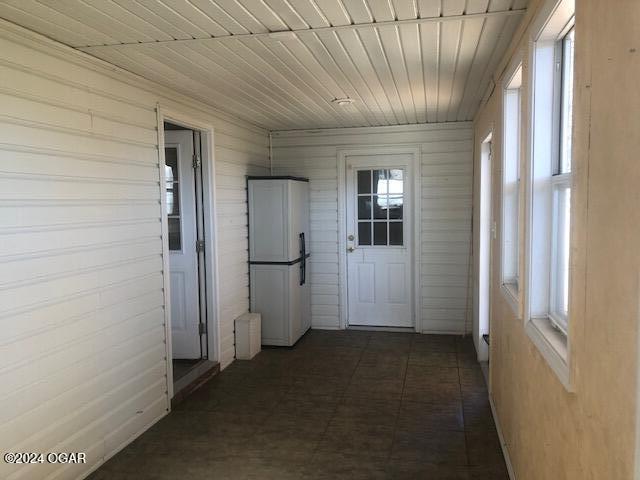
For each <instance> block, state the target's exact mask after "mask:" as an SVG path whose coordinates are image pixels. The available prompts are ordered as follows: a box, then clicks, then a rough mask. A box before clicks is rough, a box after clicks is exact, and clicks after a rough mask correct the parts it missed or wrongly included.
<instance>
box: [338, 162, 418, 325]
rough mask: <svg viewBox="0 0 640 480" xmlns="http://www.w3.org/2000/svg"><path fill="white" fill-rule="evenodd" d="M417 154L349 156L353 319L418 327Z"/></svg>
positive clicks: (349, 265) (349, 262)
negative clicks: (413, 188)
mask: <svg viewBox="0 0 640 480" xmlns="http://www.w3.org/2000/svg"><path fill="white" fill-rule="evenodd" d="M412 163H413V156H412V155H411V154H379V155H353V156H351V155H350V156H347V157H346V172H347V174H346V176H347V178H346V184H347V189H346V195H347V198H346V207H347V243H346V244H347V283H348V287H347V291H348V323H349V325H354V326H356V325H363V326H376V327H413V326H414V314H413V268H412V263H413V255H412V248H413V245H412V238H413V224H414V220H413V202H412V195H413V194H412V191H411V185H412V182H413V178H412V177H413V171H412V170H413V169H412Z"/></svg>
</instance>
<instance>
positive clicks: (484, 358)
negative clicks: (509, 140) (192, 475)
mask: <svg viewBox="0 0 640 480" xmlns="http://www.w3.org/2000/svg"><path fill="white" fill-rule="evenodd" d="M492 137H493V135H492V133H489V134H488V135H487V136H486V137H485V138H484V140H483V141H482V144H481V145H480V222H479V224H480V238H479V240H480V241H479V251H478V321H477V330H476V332H475V333H476V335H474V341H475V343H476V350H477V352H478V361H479V362H480V363H481V364H482V363H484V364H485V365H486V364H487V363H488V361H489V343H490V341H491V338H490V336H489V332H490V322H491V241H492V239H493V237H494V236H495V224H494V223H493V216H492V213H491V212H492V205H491V185H492V182H491V164H492V160H491V145H492Z"/></svg>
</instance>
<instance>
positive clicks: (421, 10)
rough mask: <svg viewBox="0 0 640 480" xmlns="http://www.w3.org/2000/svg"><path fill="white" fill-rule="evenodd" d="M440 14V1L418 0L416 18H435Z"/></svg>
mask: <svg viewBox="0 0 640 480" xmlns="http://www.w3.org/2000/svg"><path fill="white" fill-rule="evenodd" d="M441 14H442V0H418V18H436V17H439V16H440V15H441Z"/></svg>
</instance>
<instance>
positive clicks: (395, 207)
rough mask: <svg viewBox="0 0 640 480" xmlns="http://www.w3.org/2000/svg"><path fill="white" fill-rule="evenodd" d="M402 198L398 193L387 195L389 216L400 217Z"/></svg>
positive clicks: (391, 217) (394, 218) (393, 218)
mask: <svg viewBox="0 0 640 480" xmlns="http://www.w3.org/2000/svg"><path fill="white" fill-rule="evenodd" d="M403 201H404V200H403V198H402V196H400V195H389V202H388V203H389V218H390V219H392V220H397V219H401V218H402V204H403Z"/></svg>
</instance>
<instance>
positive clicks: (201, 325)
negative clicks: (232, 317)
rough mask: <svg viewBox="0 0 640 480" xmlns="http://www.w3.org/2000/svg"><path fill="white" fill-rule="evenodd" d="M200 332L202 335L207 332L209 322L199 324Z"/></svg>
mask: <svg viewBox="0 0 640 480" xmlns="http://www.w3.org/2000/svg"><path fill="white" fill-rule="evenodd" d="M198 333H199V334H200V335H204V334H205V333H207V324H206V323H199V324H198Z"/></svg>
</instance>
